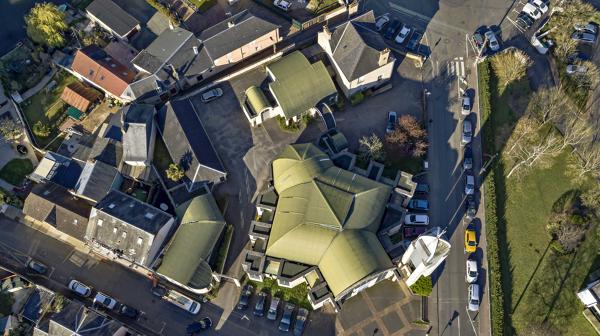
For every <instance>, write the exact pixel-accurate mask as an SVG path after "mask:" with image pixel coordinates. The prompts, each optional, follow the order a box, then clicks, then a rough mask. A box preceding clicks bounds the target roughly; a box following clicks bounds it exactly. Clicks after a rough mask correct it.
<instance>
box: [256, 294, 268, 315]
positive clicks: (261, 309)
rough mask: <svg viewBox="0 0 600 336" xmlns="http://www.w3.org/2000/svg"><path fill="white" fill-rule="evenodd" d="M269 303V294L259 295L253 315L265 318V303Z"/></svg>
mask: <svg viewBox="0 0 600 336" xmlns="http://www.w3.org/2000/svg"><path fill="white" fill-rule="evenodd" d="M266 301H267V293H265V292H260V293H258V300H256V305H254V312H253V314H254V315H256V316H261V317H262V316H265V306H266V305H267V304H266V303H265V302H266Z"/></svg>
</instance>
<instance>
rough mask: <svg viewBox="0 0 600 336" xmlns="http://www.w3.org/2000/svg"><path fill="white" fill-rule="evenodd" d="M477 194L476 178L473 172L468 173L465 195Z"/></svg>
mask: <svg viewBox="0 0 600 336" xmlns="http://www.w3.org/2000/svg"><path fill="white" fill-rule="evenodd" d="M474 193H475V176H473V173H472V172H470V171H469V172H467V174H466V175H465V195H473V194H474Z"/></svg>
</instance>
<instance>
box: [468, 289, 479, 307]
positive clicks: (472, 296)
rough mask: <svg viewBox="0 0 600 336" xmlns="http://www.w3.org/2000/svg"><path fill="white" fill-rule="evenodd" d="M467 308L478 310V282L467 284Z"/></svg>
mask: <svg viewBox="0 0 600 336" xmlns="http://www.w3.org/2000/svg"><path fill="white" fill-rule="evenodd" d="M469 310H470V311H478V310H479V285H478V284H471V285H469Z"/></svg>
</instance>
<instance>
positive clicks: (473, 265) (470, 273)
mask: <svg viewBox="0 0 600 336" xmlns="http://www.w3.org/2000/svg"><path fill="white" fill-rule="evenodd" d="M478 274H479V272H478V269H477V260H474V259H467V270H466V273H465V281H467V283H470V284H472V283H474V282H477V277H478Z"/></svg>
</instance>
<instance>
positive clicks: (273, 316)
mask: <svg viewBox="0 0 600 336" xmlns="http://www.w3.org/2000/svg"><path fill="white" fill-rule="evenodd" d="M280 301H281V300H280V299H279V298H278V297H272V298H271V305H270V306H269V311H268V312H267V319H268V320H271V321H275V320H277V310H278V309H279V302H280Z"/></svg>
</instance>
